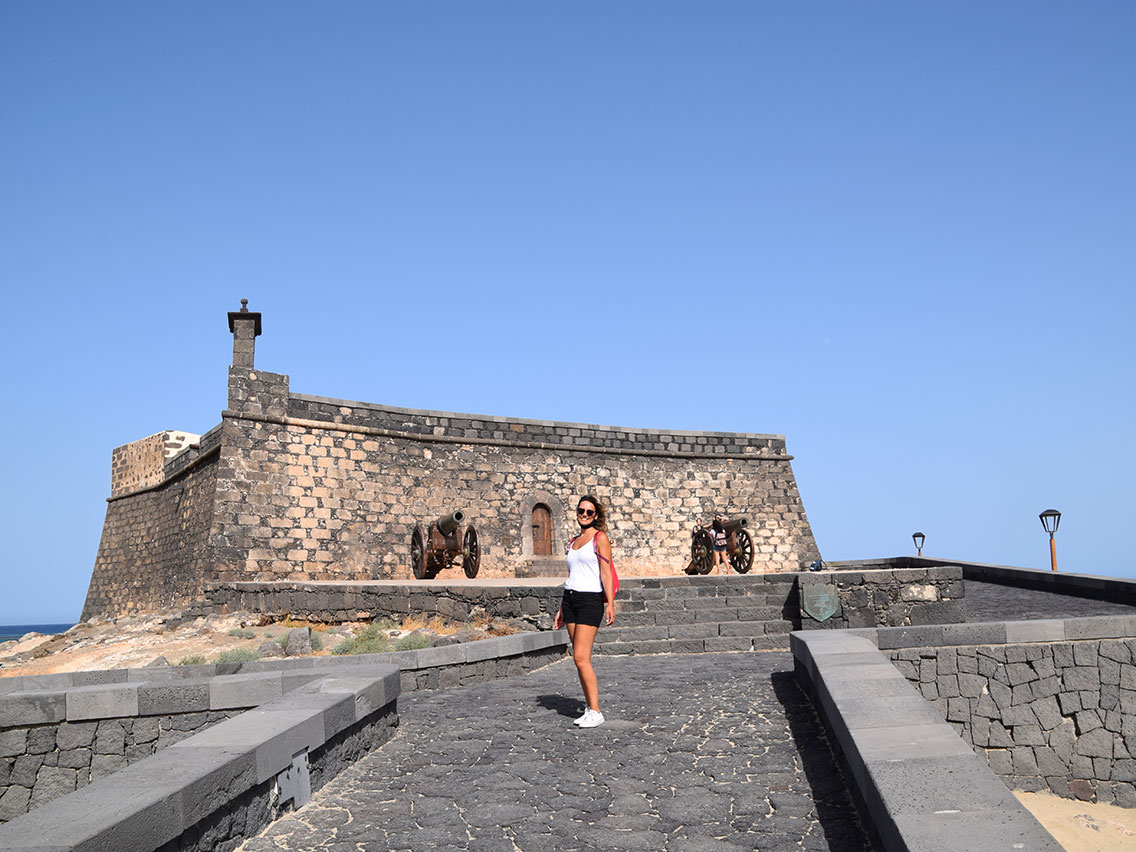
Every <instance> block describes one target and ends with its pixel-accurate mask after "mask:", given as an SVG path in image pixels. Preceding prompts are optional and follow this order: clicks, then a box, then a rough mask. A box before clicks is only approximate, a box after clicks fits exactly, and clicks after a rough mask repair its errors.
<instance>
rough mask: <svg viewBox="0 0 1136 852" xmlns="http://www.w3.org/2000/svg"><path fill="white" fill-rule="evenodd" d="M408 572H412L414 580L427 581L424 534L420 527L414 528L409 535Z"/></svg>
mask: <svg viewBox="0 0 1136 852" xmlns="http://www.w3.org/2000/svg"><path fill="white" fill-rule="evenodd" d="M410 570H411V571H413V572H414V576H415V578H416V579H419V580H425V579H427V575H426V534H425V533H424V532H422V526H421V525H418V526H416V527H415V528H414V532H412V533H411V534H410Z"/></svg>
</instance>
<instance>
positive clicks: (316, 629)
mask: <svg viewBox="0 0 1136 852" xmlns="http://www.w3.org/2000/svg"><path fill="white" fill-rule="evenodd" d="M305 626H308V627H311V628H312V636H313V645H315V644H321V645H322V650H316V651H314V652H313V656H324V655H326V654H328V653H330V651H331V649H332V648H334V647H335V646H336V645H337V644H338V643H339V642H340V641H342V640H343V639H345V638H347V637H349V636H351V635H353V634H354V633H358V632H359V631H360V630H362V629H363V628H364V627H365V626H366V625H365V624H363V623H352V624H342V625H336V626H331V625H326V624H321V625H310V624H308V623H306V622H292V621H288V622H271V623H268V622H264V620H263V619H261V618H260V617H258V616H255V615H250V614H249V613H236V614H234V615H226V616H213V617H210V618H196V619H192V620H190V619H183V618H181V617H180V616H177V615H148V616H139V617H127V618H119V619H116V620H115V621H108V622H101V621H98V620H96V621H94V622H85V623H83V624H77V625H76V626H75V627H72V628H71V629H70V630H68V631H67V632H66V633H59V634H57V635H55V636H44V635H41V634H38V633H30V634H28V635H27V636H24V637H21V638H20V639H18V640H14V641H10V642H4V643H2V644H0V677H14V676H17V675H35V674H53V673H55V672H74V671H90V670H99V669H121V668H133V667H142V666H147V665H150V664H152V663H154V661H155V660H157V659H158V658H160V657H161V658H164V659H165V661H166V662H167V663H168V664H169V665H177V664H178V663H179V662H181V661H183V660H185V659H186V658H198V659H197V660H196V661H197V662H213V661H214V658H215V657H216V655H217V654H219V653H221V652H222V651H229V650H234V649H248V650H250V651H256V650H257V649H258V648H260V647H261V646H262V645H264V644H265V643H266V642H267V643H278V642H280V641H281V640H282V639H284V638H285V637H286V636H287V635H288V632H289V631H290V630H292V629H294V628H297V627H305ZM467 626H468V625H457V624H447V623H444V622H441V621H440V620H439V619H432V620H430V621H426V620H425V619H417V620H414V619H411V620H409V621H408V622H405V623H403V624H402V625H398V626H397V628H396V629H391V630H388V631H386V632H387V633H388V635H390V636H391V637H392V638H397V637H399V636H402V635H405V634H406V633H408V632H413V631H415V630H423V631H426V632H429V633H430V634H433V635H444V634H447V633H455V632H457V631H458V630H460V629H462V628H463V627H467ZM530 629H531V628H530ZM488 632H489V635H498V636H499V635H505V634H506V633H512V632H514V630H513V629H512V627H511V626H509V625H508V624H501V623H498V622H494V623H493V624H492V625H489V629H488ZM315 637H318V639H317V638H315ZM283 655H284V653H283V651H282V650H281V649H280V648H278V647H277V648H275V649H274V652H273V653H272V656H278V657H279V656H283ZM201 658H204V659H201Z"/></svg>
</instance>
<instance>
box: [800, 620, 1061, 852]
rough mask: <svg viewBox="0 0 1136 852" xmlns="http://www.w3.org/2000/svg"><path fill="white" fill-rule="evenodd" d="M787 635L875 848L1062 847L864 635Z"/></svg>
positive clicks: (1051, 851) (1054, 851)
mask: <svg viewBox="0 0 1136 852" xmlns="http://www.w3.org/2000/svg"><path fill="white" fill-rule="evenodd" d="M892 629H897V628H892ZM789 638H790V644H791V648H792V652H793V658H794V664H795V668H796V672H797V678H798V681H799V682H800V683H801V686H802V688H804V689H805V690H806V691H807V692H808V693H809V694H810V696H811V697H812V699H813V701H814V704H815V706H816V707H817V710H818V713H819V715H820V716H821V718H822V720H823V721H824V722H825V725H826V727H827V728H828V729H829V732H830V734H831V736H832V738H833V745H834V746H835V748H836V749H837V750H838V752H839V754H840V757H841V760H842V763H843V764H844V765H845V768H846V770H847V771H848V773H849V776H850V779H851V783H852V786H853V790H854V792H855V793H857V794H858V797H859V800H860V804H861V806H862V807H863V809H864V810H865V812H866V815H867V817H868V823H869V825H870V826H871V827H872V828H873V829H874V830H875V832H876V833H877V834H878V836H879V839H880V841H881V842H882V844H883V847H884V848H885V849H887V850H889V852H892V850H936V852H954V850H957V852H964V850H965V852H973V850H975V849H984V850H988V852H997V850H1007V852H1012V850H1018V849H1023V848H1024V849H1031V850H1045V852H1062V847H1061V845H1060V844H1059V843H1057V841H1056V840H1054V839H1053V837H1052V836H1051V835H1050V834H1049V833H1048V832H1047V831H1046V830H1045V829H1044V828H1042V826H1041V825H1040V824H1039V823H1038V822H1037V820H1035V819H1034V818H1033V816H1032V815H1031V814H1030V813H1029V812H1028V811H1027V810H1026V809H1025V808H1024V807H1022V805H1021V804H1019V803H1018V800H1017V799H1016V798H1014V796H1013V794H1012V793H1011V792H1010V791H1009V790H1008V789H1007V788H1006V786H1005V785H1004V784H1003V783H1002V782H1001V781H1000V780H999V779H998V777H997V776H996V775H995V774H994V772H993V771H992V770H991V769H990V768H989V767H988V766H987V765H986V763H985V762H983V761H982V760H981V759H979V757H978V756H977V755H976V754H975V753H974V751H973V750H972V749H971V747H970V746H968V745H967V744H966V743H965V742H963V740H962V739H961V738H960V737H959V736H958V735H957V734H956V733H955V732H954V730H953V729H952V728H951V727H950V726H949V725H948V724H947V723H946V722H944V721H943V720H942V718H941V717H940V716H939V715H938V713H936V712H935V710H934V708H933V707H931V706H930V705H929V704H928V703H927V702H926V701H924V700H923V698H922V696H920V695H919V694H918V693H917V692H916V691H915V690H914V689H913V688H912V687H911V685H910V684H909V683H908V682H907V680H906V678H904V677H903V675H902V674H900V673H899V672H898V671H897V670H896V668H895V667H894V666H893V665H892V664H891V661H890V660H888V658H887V657H885V656H884V654H883V653H881V651H880V650H879V649H877V648H876V647H875V646H874V644H873V643H872V642H871V641H869V640H868V639H867V638H866V637H864V636H856V635H852V631H807V632H806V631H799V632H795V633H792V634H791V635H790V637H789Z"/></svg>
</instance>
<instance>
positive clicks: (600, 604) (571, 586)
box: [553, 494, 615, 728]
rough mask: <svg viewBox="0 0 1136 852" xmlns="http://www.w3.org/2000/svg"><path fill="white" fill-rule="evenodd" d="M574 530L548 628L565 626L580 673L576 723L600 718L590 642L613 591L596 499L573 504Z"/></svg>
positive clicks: (608, 619) (603, 516) (610, 607)
mask: <svg viewBox="0 0 1136 852" xmlns="http://www.w3.org/2000/svg"><path fill="white" fill-rule="evenodd" d="M576 522H577V523H578V524H579V525H580V534H579V535H577V536H575V537H574V538H573V539H572V540H571V541H570V542H568V580H567V582H565V583H564V599H563V601H562V602H561V604H560V611H559V612H558V613H556V620H555V621H554V622H553V627H557V628H559V627H561V626H564V627H567V628H568V638H569V639H570V640H571V642H572V660H573V661H574V662H575V663H576V670H577V672H578V673H579V675H580V686H581V687H583V689H584V700H585V701H586V702H587V704H588V709H586V710H585V711H584V715H583V716H581V717H580V718H579V719H576V720H575V724H577V725H579V726H580V727H581V728H594V727H596V725H602V724H603V722H604V717H603V713H601V712H600V689H599V684H598V683H597V682H596V670H595V669H594V668H592V645H593V644H594V643H595V641H596V632H597V631H598V630H599V629H600V622H601V621H602V622H604V623H605V624H611V623H612V622H613V621H615V595H614V594H613V593H612V581H611V541H610V540H609V539H608V537H607V513H606V512H605V511H604V507H603V506H602V505H601V504H600V501H599V500H597V499H596V498H595V497H593V496H592V495H591V494H585V495H584V496H583V497H581V498H580V502H579V503H577V504H576Z"/></svg>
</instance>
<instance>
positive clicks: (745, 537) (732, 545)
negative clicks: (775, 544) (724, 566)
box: [683, 518, 753, 574]
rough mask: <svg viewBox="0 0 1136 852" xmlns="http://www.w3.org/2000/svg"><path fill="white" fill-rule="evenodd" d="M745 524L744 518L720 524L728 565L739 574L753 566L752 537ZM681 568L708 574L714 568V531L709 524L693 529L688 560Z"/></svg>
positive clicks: (746, 571) (692, 572) (747, 522)
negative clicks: (722, 530)
mask: <svg viewBox="0 0 1136 852" xmlns="http://www.w3.org/2000/svg"><path fill="white" fill-rule="evenodd" d="M747 526H749V521H747V520H746V519H745V518H738V519H737V520H735V521H726V522H725V523H723V524H722V528H723V529H724V530H725V532H726V555H727V557H728V561H729V563H730V567H731V568H733V569H734V570H735V571H737V572H738V573H739V574H746V573H748V572H749V569H750V568H752V567H753V539H752V538H750V534H749V533H748V532H746V529H745V528H746V527H747ZM683 570H685V571H686V573H687V574H709V573H710V572H711V571H713V570H714V533H713V532H712V531H711V530H710V528H709V526H703V527H700V528H699V529H697V530H695V532H694V535H693V536H692V537H691V541H690V562H689V563H688V564H687V566H686V568H685V569H683Z"/></svg>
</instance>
